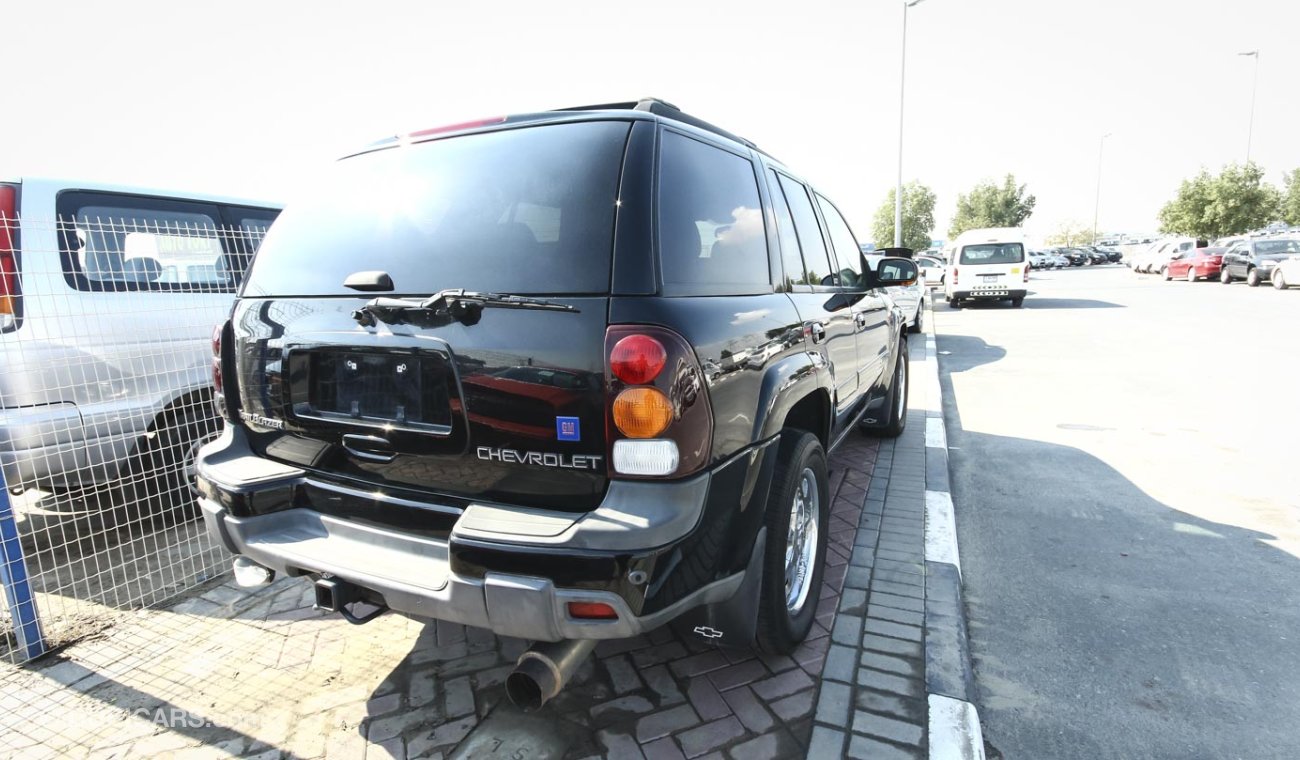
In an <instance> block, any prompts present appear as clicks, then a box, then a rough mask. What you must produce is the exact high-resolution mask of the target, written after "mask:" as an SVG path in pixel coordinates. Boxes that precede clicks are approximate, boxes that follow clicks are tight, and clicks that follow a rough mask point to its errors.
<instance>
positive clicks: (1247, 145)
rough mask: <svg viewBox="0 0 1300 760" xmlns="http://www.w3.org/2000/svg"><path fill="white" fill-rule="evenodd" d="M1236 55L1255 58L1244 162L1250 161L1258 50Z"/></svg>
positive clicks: (1257, 83) (1257, 85)
mask: <svg viewBox="0 0 1300 760" xmlns="http://www.w3.org/2000/svg"><path fill="white" fill-rule="evenodd" d="M1237 55H1247V56H1250V57H1252V58H1254V59H1255V81H1254V82H1253V83H1251V85H1250V126H1249V127H1247V128H1246V163H1248V164H1249V163H1250V141H1251V138H1252V137H1254V135H1255V93H1256V92H1257V91H1258V90H1259V51H1258V50H1251V51H1248V52H1245V53H1237Z"/></svg>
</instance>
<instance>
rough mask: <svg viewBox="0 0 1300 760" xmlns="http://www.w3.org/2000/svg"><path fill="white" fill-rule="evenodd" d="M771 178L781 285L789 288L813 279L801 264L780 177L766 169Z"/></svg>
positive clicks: (800, 256) (807, 282) (796, 237)
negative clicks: (782, 274)
mask: <svg viewBox="0 0 1300 760" xmlns="http://www.w3.org/2000/svg"><path fill="white" fill-rule="evenodd" d="M767 174H768V177H769V178H770V179H771V182H770V183H769V185H770V186H771V190H772V208H773V210H774V211H775V212H776V232H777V238H778V239H779V240H780V241H781V264H782V268H783V269H784V272H785V274H784V277H785V281H784V282H783V283H782V285H783V286H784V287H785V289H787V290H788V289H789V287H790V286H791V285H808V284H811V283H812V282H813V281H812V280H811V279H809V277H808V271H807V270H806V269H805V268H804V265H803V256H802V255H801V253H800V249H799V236H798V235H796V234H795V231H794V217H792V216H791V215H790V204H789V203H787V202H786V200H785V191H784V190H782V189H781V179H780V178H779V177H778V176H777V173H776V172H774V171H772V170H771V169H768V170H767Z"/></svg>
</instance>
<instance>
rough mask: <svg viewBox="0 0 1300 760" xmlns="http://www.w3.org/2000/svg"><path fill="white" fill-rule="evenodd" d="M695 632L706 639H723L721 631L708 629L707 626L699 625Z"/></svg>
mask: <svg viewBox="0 0 1300 760" xmlns="http://www.w3.org/2000/svg"><path fill="white" fill-rule="evenodd" d="M695 632H696V633H698V634H699V635H701V636H703V637H704V638H706V639H720V638H722V631H719V630H717V629H716V628H710V627H708V626H707V625H697V626H695Z"/></svg>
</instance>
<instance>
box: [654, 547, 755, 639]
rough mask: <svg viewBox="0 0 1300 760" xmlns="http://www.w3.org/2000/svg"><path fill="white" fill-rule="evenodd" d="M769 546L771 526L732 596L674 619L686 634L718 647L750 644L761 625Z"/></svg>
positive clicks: (679, 628) (676, 625)
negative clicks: (760, 606) (760, 598)
mask: <svg viewBox="0 0 1300 760" xmlns="http://www.w3.org/2000/svg"><path fill="white" fill-rule="evenodd" d="M766 548H767V527H766V526H764V527H763V528H762V529H760V530H759V532H758V536H757V537H756V538H755V539H754V549H753V551H752V552H751V553H750V555H749V565H748V566H746V567H745V580H744V581H742V582H741V584H740V588H738V589H736V593H735V594H733V595H732V596H731V598H730V599H728V600H726V601H723V602H714V603H713V604H705V605H702V606H700V607H696V608H695V609H693V610H691V611H689V612H686V613H684V614H683V615H681V616H680V617H678V618H677V619H676V620H674V621H673V628H674V629H676V631H677V633H678V634H680V635H681V636H682V637H683V638H693V639H695V640H697V641H700V642H702V643H705V644H708V645H710V646H715V647H749V646H753V644H754V637H755V635H756V633H757V629H758V595H759V592H760V591H762V589H763V555H764V551H765V549H766Z"/></svg>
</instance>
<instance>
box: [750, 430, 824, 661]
mask: <svg viewBox="0 0 1300 760" xmlns="http://www.w3.org/2000/svg"><path fill="white" fill-rule="evenodd" d="M780 446H781V453H780V458H779V460H778V462H777V466H776V474H775V476H774V477H773V479H772V497H773V500H772V501H771V502H769V503H768V507H767V515H766V517H765V518H764V521H765V523H766V525H767V546H766V548H765V550H764V556H763V586H762V589H761V590H760V592H759V600H758V628H757V635H756V638H757V643H758V647H759V648H760V649H762V650H763V651H764V652H770V653H772V654H789V653H790V652H793V651H794V649H795V647H797V646H799V643H800V642H802V641H803V640H804V639H805V638H807V636H808V632H809V631H810V630H812V624H813V619H814V617H815V616H816V614H817V603H818V602H819V601H820V599H821V585H822V575H823V571H824V569H825V566H826V541H827V533H828V529H829V527H830V489H829V478H828V477H827V474H826V452H825V451H823V450H822V445H821V443H820V442H819V441H818V440H817V438H816V436H814V435H813V434H812V433H807V432H804V431H802V430H786V431H785V432H783V433H782V434H781V443H780Z"/></svg>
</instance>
